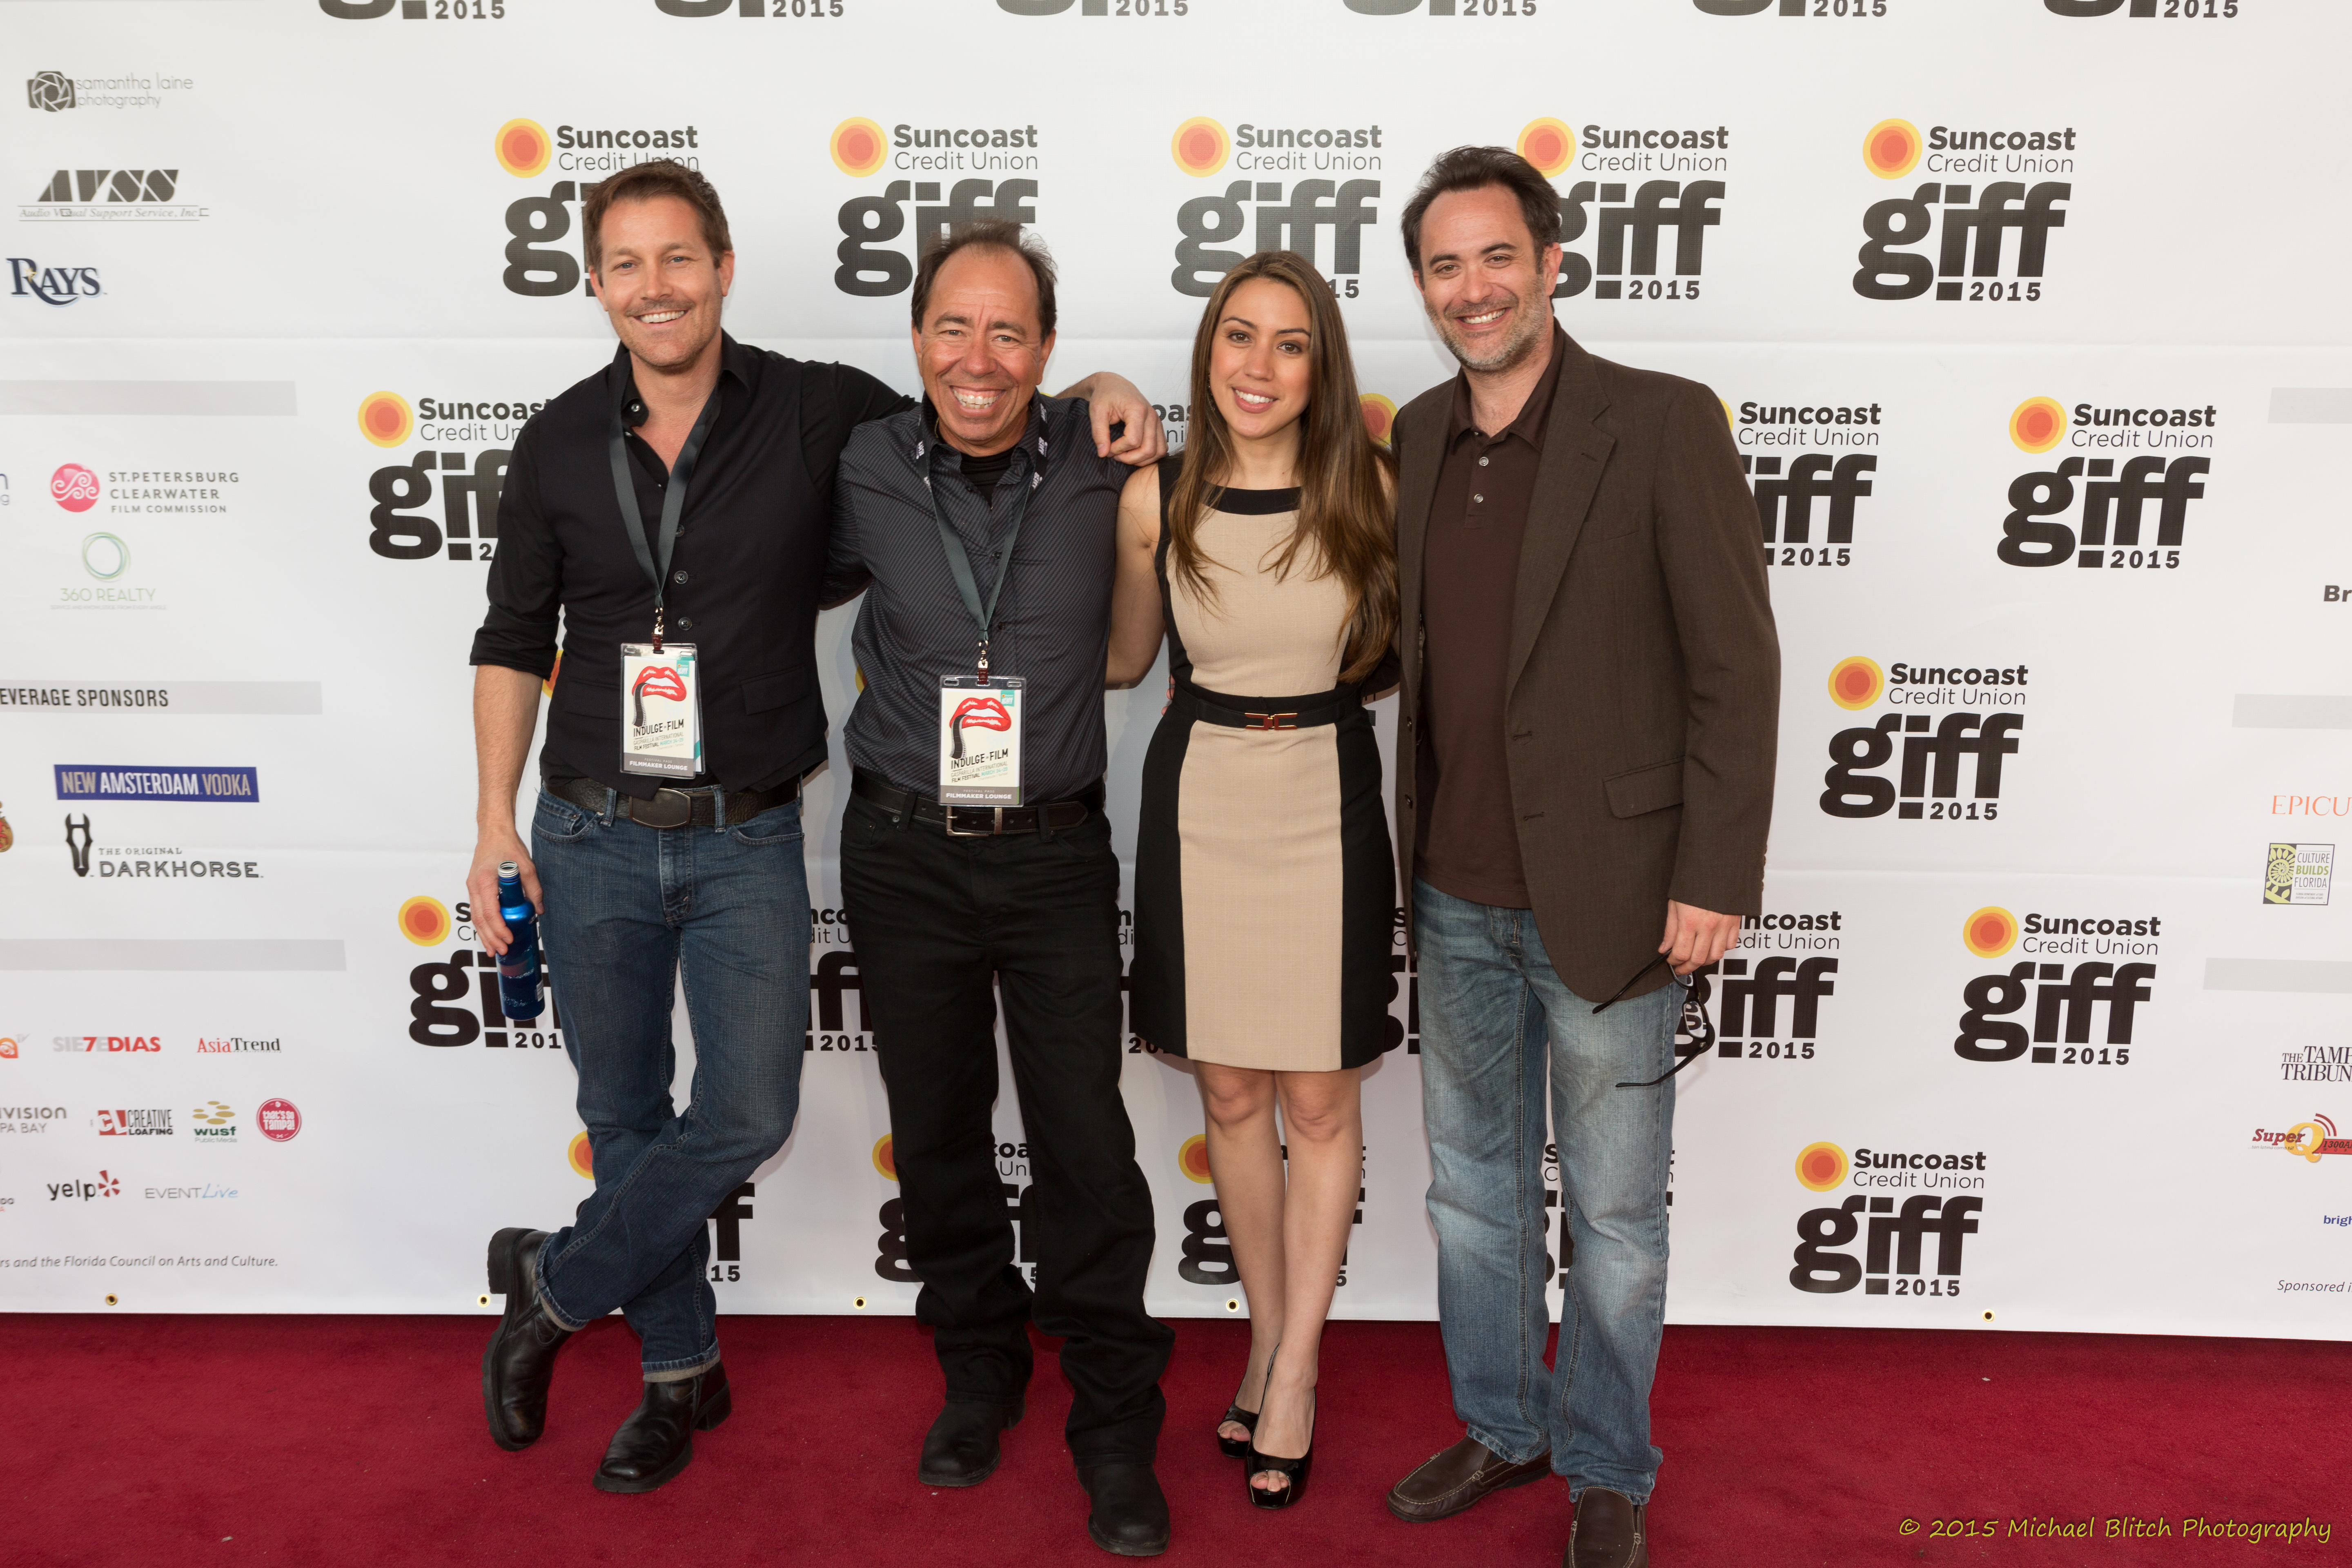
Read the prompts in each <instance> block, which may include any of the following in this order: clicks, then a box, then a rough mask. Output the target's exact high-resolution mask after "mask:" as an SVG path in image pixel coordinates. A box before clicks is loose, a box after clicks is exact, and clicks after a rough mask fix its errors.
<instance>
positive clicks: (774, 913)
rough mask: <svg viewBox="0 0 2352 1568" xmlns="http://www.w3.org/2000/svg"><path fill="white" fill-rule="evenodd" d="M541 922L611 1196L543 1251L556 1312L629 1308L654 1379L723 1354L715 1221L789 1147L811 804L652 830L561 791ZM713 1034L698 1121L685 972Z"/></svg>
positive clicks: (708, 1037)
mask: <svg viewBox="0 0 2352 1568" xmlns="http://www.w3.org/2000/svg"><path fill="white" fill-rule="evenodd" d="M530 843H531V854H532V856H533V857H534V858H536V859H537V860H538V862H539V881H540V889H541V893H542V895H543V896H544V897H543V901H544V904H545V908H544V910H543V912H542V913H541V917H540V931H541V940H542V942H544V944H545V946H546V950H547V967H548V977H549V983H550V984H551V986H552V988H553V990H554V992H555V996H556V1002H557V1005H558V1008H559V1011H560V1015H561V1017H562V1026H563V1042H564V1049H565V1050H567V1051H569V1052H570V1053H571V1056H572V1066H573V1067H574V1068H578V1069H579V1073H580V1120H581V1121H583V1122H584V1123H586V1124H587V1128H588V1142H589V1146H590V1148H591V1149H592V1150H593V1153H594V1157H595V1168H596V1191H595V1192H594V1193H593V1194H592V1195H591V1196H590V1197H589V1199H588V1201H587V1202H585V1203H583V1204H582V1205H580V1209H579V1212H578V1214H577V1215H575V1216H574V1217H573V1220H572V1224H571V1225H569V1226H565V1227H564V1228H563V1229H562V1230H559V1231H557V1232H555V1233H554V1234H553V1235H552V1236H551V1237H548V1239H547V1243H546V1245H545V1246H543V1247H541V1248H540V1253H539V1288H540V1290H541V1294H542V1296H543V1298H544V1300H545V1301H546V1303H547V1310H548V1312H549V1315H551V1317H553V1318H554V1319H555V1321H557V1322H559V1323H561V1324H562V1325H563V1326H564V1327H565V1328H568V1329H577V1328H580V1327H582V1326H583V1325H584V1324H587V1323H591V1322H593V1321H596V1320H597V1319H598V1318H601V1317H603V1316H604V1315H605V1314H606V1313H607V1312H610V1311H612V1310H614V1308H616V1307H617V1308H620V1309H621V1310H623V1311H624V1312H625V1313H626V1314H627V1317H628V1320H629V1326H630V1327H631V1328H633V1329H635V1330H636V1331H637V1335H638V1338H639V1339H640V1340H641V1341H642V1342H643V1352H642V1353H643V1358H644V1363H645V1373H646V1380H647V1381H649V1382H656V1383H659V1382H667V1381H670V1380H674V1379H681V1378H688V1377H691V1376H693V1375H694V1374H695V1373H698V1372H701V1371H703V1370H705V1369H706V1368H708V1367H709V1366H710V1365H711V1364H712V1363H715V1362H717V1361H718V1359H719V1339H718V1333H717V1325H716V1323H715V1321H714V1320H715V1319H716V1317H717V1316H718V1308H719V1303H718V1299H717V1298H716V1297H715V1296H714V1295H713V1294H712V1293H711V1289H710V1284H709V1280H708V1279H706V1278H705V1273H706V1271H707V1269H708V1268H709V1239H708V1237H707V1235H706V1232H705V1226H706V1223H707V1222H708V1220H709V1216H710V1215H711V1213H712V1211H713V1210H715V1209H717V1208H718V1207H719V1205H721V1204H723V1203H725V1202H726V1200H727V1198H728V1196H729V1194H731V1193H733V1192H734V1191H735V1189H736V1188H737V1187H738V1186H739V1185H740V1184H742V1183H743V1181H744V1180H745V1179H746V1178H748V1177H749V1176H750V1175H751V1173H752V1172H753V1171H754V1170H756V1169H758V1168H759V1166H760V1164H761V1162H762V1161H764V1160H766V1159H767V1158H768V1157H769V1156H770V1155H772V1154H773V1153H774V1152H776V1151H777V1150H778V1149H781V1148H782V1147H783V1144H784V1140H785V1139H786V1138H788V1137H790V1136H791V1135H792V1131H793V1115H794V1113H795V1112H797V1111H798V1110H799V1109H800V1095H801V1055H802V1052H803V1049H804V1048H805V1046H806V1038H807V1031H808V979H809V901H808V868H807V867H806V865H805V864H804V863H803V860H802V858H801V803H800V802H799V801H797V800H792V801H787V802H785V803H784V804H783V805H779V806H775V807H773V808H772V809H770V810H767V811H763V812H761V814H760V815H759V816H755V817H752V818H751V820H749V821H748V822H740V823H737V824H735V825H734V826H727V827H671V828H654V827H646V826H641V825H640V824H637V823H635V822H632V821H630V820H629V819H628V818H626V817H616V816H614V815H613V814H612V805H611V802H610V801H609V800H608V801H607V804H606V808H605V811H604V814H603V815H599V814H597V813H594V812H588V811H583V810H581V809H580V808H579V807H578V806H576V805H572V803H571V802H570V801H566V800H560V799H558V798H557V797H555V796H554V795H548V794H546V793H544V792H542V793H541V795H540V797H539V812H538V815H537V816H536V817H535V818H534V819H533V821H532V823H531V834H530ZM681 963H683V965H684V967H685V972H686V1006H687V1014H688V1017H689V1018H690V1019H691V1020H692V1022H693V1026H694V1084H693V1089H692V1095H691V1099H690V1101H689V1103H688V1105H687V1108H686V1109H685V1110H683V1111H681V1110H677V1109H676V1108H675V1107H674V1105H673V1104H672V1102H671V1100H670V1080H671V1079H672V1078H673V1077H674V1076H675V1075H676V1073H677V1049H676V1047H674V1046H673V1045H672V1043H671V1041H670V1009H671V999H672V997H673V996H674V994H676V990H677V974H678V970H679V966H680V964H681Z"/></svg>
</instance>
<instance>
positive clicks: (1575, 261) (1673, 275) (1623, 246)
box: [1517, 115, 1731, 303]
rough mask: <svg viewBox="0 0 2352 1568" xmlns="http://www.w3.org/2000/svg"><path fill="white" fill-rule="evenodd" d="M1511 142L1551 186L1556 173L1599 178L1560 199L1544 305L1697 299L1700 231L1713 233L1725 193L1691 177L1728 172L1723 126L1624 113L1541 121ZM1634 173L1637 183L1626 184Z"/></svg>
mask: <svg viewBox="0 0 2352 1568" xmlns="http://www.w3.org/2000/svg"><path fill="white" fill-rule="evenodd" d="M1517 148H1518V151H1519V154H1520V156H1522V157H1524V158H1526V159H1527V161H1528V163H1532V164H1534V165H1535V166H1536V167H1537V168H1538V170H1540V171H1541V172H1542V173H1543V174H1544V176H1545V177H1546V178H1548V179H1550V180H1552V181H1553V182H1554V183H1555V184H1557V183H1558V181H1559V178H1560V176H1562V175H1563V174H1577V175H1588V174H1589V175H1596V176H1598V178H1592V179H1585V178H1578V179H1576V180H1574V182H1573V183H1572V184H1570V186H1569V187H1568V191H1567V194H1566V195H1563V196H1562V197H1561V198H1560V204H1559V216H1560V229H1559V237H1560V246H1561V253H1560V262H1559V283H1558V285H1557V286H1556V287H1554V289H1552V298H1553V299H1555V300H1566V299H1572V298H1575V297H1577V296H1580V295H1582V294H1584V293H1586V292H1587V291H1588V290H1590V291H1591V297H1592V298H1593V299H1594V300H1623V301H1626V302H1628V303H1632V302H1635V301H1641V302H1652V301H1654V302H1658V303H1667V302H1679V301H1685V300H1696V299H1698V298H1700V293H1701V286H1702V285H1703V284H1704V282H1705V281H1706V279H1705V278H1704V276H1703V275H1704V273H1705V271H1706V233H1707V230H1709V229H1711V228H1717V227H1719V226H1722V223H1723V215H1724V205H1723V203H1724V193H1725V188H1726V187H1725V182H1724V181H1722V180H1720V179H1713V178H1706V179H1693V178H1691V177H1690V176H1692V175H1694V174H1701V175H1715V174H1727V173H1728V172H1729V170H1730V167H1731V128H1730V127H1729V126H1728V125H1722V124H1717V125H1692V124H1681V125H1675V124H1661V123H1659V122H1658V121H1654V120H1651V119H1649V118H1648V117H1646V116H1643V115H1629V116H1625V117H1623V118H1619V119H1612V120H1609V121H1588V122H1587V123H1586V124H1585V125H1584V126H1583V127H1582V128H1581V130H1580V131H1570V129H1569V127H1568V125H1567V124H1566V123H1565V122H1564V121H1559V120H1553V119H1542V120H1534V121H1528V124H1527V125H1526V126H1524V127H1523V128H1521V130H1520V132H1519V134H1518V137H1517ZM1634 175H1640V176H1643V177H1642V178H1640V179H1638V180H1636V179H1633V178H1631V177H1629V176H1634ZM1662 267H1663V268H1664V270H1663V271H1662V270H1661V268H1662Z"/></svg>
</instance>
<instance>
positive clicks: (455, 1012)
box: [394, 893, 563, 1052]
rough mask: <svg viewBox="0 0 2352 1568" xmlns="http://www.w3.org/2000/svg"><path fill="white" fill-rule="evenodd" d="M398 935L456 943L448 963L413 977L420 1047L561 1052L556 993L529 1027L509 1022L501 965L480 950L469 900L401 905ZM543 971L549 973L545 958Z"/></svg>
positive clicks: (413, 1021)
mask: <svg viewBox="0 0 2352 1568" xmlns="http://www.w3.org/2000/svg"><path fill="white" fill-rule="evenodd" d="M394 921H395V923H396V925H397V927H398V929H399V931H400V934H401V935H402V936H404V937H405V938H407V939H408V940H409V941H410V942H414V943H415V944H416V945H417V946H419V947H427V948H431V947H438V946H440V945H441V943H443V942H448V941H451V940H452V939H453V937H454V939H455V941H456V942H457V945H456V946H455V947H453V948H451V949H450V950H449V952H448V953H447V955H446V957H443V958H440V959H437V960H434V959H428V960H427V961H426V962H425V963H419V964H417V965H415V967H413V968H411V969H410V970H409V972H408V989H409V992H410V994H411V995H412V998H413V999H412V1000H411V1001H410V1003H409V1005H408V1037H409V1038H410V1039H412V1040H414V1041H415V1042H416V1043H417V1044H418V1045H420V1046H470V1045H473V1044H474V1043H475V1042H476V1041H479V1042H480V1043H481V1044H482V1045H483V1046H484V1047H488V1048H489V1049H493V1050H541V1051H553V1052H561V1051H562V1049H563V1035H562V1026H563V1020H562V1017H561V1016H559V1014H558V1011H557V1007H556V1004H555V1001H554V998H553V995H552V994H550V996H549V999H548V1004H547V1009H546V1011H544V1012H542V1013H541V1015H540V1016H538V1017H537V1018H533V1019H530V1020H528V1021H523V1020H517V1019H511V1018H509V1017H508V1016H506V1012H505V1009H504V1008H503V1007H501V1006H500V1005H499V961H498V960H497V959H496V958H495V957H493V956H491V954H490V952H489V951H488V949H486V948H480V947H477V946H476V945H475V937H474V928H473V925H472V923H471V921H472V911H471V910H469V909H468V908H467V905H466V904H465V903H464V902H463V901H459V902H458V903H457V904H456V905H454V906H452V905H449V904H445V903H443V902H442V901H441V900H438V899H436V898H433V897H431V896H429V895H426V894H421V893H420V894H418V895H416V896H415V897H414V898H411V899H407V900H403V901H402V903H401V904H400V906H399V908H398V910H397V911H396V913H395V916H394ZM541 966H542V971H543V972H551V966H549V965H547V964H546V961H545V958H544V955H542V957H541Z"/></svg>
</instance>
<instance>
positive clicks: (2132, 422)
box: [1994, 397, 2221, 571]
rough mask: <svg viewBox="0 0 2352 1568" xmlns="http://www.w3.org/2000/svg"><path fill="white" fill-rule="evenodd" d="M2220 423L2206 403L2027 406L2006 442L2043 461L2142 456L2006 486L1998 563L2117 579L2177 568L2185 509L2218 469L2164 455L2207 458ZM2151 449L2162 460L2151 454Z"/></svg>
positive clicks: (2072, 466)
mask: <svg viewBox="0 0 2352 1568" xmlns="http://www.w3.org/2000/svg"><path fill="white" fill-rule="evenodd" d="M2220 421H2221V413H2220V411H2219V410H2218V409H2217V408H2215V407H2214V405H2211V404H2210V403H2209V404H2206V405H2203V406H2201V407H2174V408H2165V407H2130V406H2112V407H2109V406H2101V405H2094V404H2091V403H2088V402H2084V403H2077V404H2076V405H2074V408H2073V409H2072V410H2071V411H2070V410H2069V409H2067V408H2066V407H2065V406H2064V405H2062V404H2060V403H2059V402H2058V401H2057V400H2056V399H2055V398H2050V397H2029V398H2027V399H2026V400H2025V401H2024V402H2022V403H2021V404H2019V405H2017V406H2016V407H2015V408H2014V409H2012V410H2011V412H2010V416H2009V438H2010V440H2011V442H2012V443H2014V444H2015V446H2016V447H2017V449H2018V450H2019V451H2021V452H2027V453H2031V454H2033V455H2035V456H2039V455H2040V454H2042V453H2043V452H2047V451H2049V450H2051V449H2052V448H2053V447H2057V446H2058V445H2059V444H2060V443H2062V442H2065V443H2067V444H2069V445H2073V446H2076V447H2092V448H2094V449H2096V448H2100V447H2105V448H2108V449H2110V450H2113V449H2115V448H2118V447H2120V448H2123V449H2125V450H2126V451H2129V450H2131V449H2133V448H2138V449H2139V450H2138V452H2137V455H2135V456H2129V457H2125V458H2112V457H2109V458H2065V459H2063V460H2062V461H2061V462H2060V463H2059V464H2058V466H2057V467H2055V468H2036V469H2034V470H2032V472H2030V473H2023V474H2020V475H2018V476H2017V478H2015V479H2011V481H2010V485H2009V511H2008V512H2007V514H2006V515H2004V516H2003V517H2002V518H2001V520H2000V544H1999V545H1998V546H1996V547H1995V550H1994V553H1995V554H1997V555H1998V556H2000V560H2001V562H2002V563H2003V564H2005V565H2010V566H2060V565H2063V564H2064V563H2066V562H2067V561H2069V560H2072V561H2073V562H2074V564H2075V565H2077V566H2089V567H2103V566H2104V567H2112V568H2115V569H2116V570H2118V571H2132V570H2139V571H2171V570H2173V569H2175V568H2177V567H2178V566H2179V564H2180V544H2181V538H2182V536H2183V534H2184V533H2185V532H2186V531H2187V530H2188V526H2189V502H2190V501H2193V500H2203V499H2204V495H2205V481H2204V476H2205V475H2206V474H2207V473H2209V472H2210V471H2211V469H2212V467H2213V464H2212V461H2211V459H2210V458H2192V457H2179V458H2167V457H2165V456H2163V455H2162V452H2161V448H2164V447H2174V448H2182V447H2190V448H2194V447H2208V448H2210V447H2211V446H2212V445H2213V427H2214V426H2215V425H2217V424H2218V423H2220ZM2070 428H2071V429H2072V430H2073V435H2072V437H2071V438H2070V437H2069V435H2068V431H2069V429H2070ZM2148 447H2156V448H2158V449H2159V450H2158V452H2155V453H2150V452H2148V451H2147V448H2148ZM2078 479H2079V480H2082V481H2083V482H2082V484H2081V485H2080V486H2079V487H2078V486H2077V485H2076V483H2075V481H2076V480H2078ZM2078 500H2079V501H2080V502H2081V510H2080V511H2079V512H2078V511H2076V510H2075V504H2076V502H2077V501H2078Z"/></svg>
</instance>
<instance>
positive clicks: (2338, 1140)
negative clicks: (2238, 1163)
mask: <svg viewBox="0 0 2352 1568" xmlns="http://www.w3.org/2000/svg"><path fill="white" fill-rule="evenodd" d="M2254 1147H2255V1148H2257V1149H2281V1150H2284V1151H2285V1152H2287V1153H2290V1154H2294V1155H2298V1156H2300V1157H2301V1158H2303V1159H2304V1160H2305V1161H2308V1162H2309V1163H2312V1164H2315V1165H2316V1164H2318V1163H2319V1158H2320V1156H2321V1155H2323V1154H2352V1138H2344V1137H2339V1136H2338V1135H2337V1133H2336V1123H2335V1122H2334V1121H2332V1120H2330V1119H2329V1118H2327V1117H2326V1116H2322V1115H2320V1114H2319V1113H2318V1112H2317V1111H2314V1112H2313V1113H2312V1118H2311V1120H2310V1121H2298V1122H2296V1123H2295V1124H2294V1126H2292V1127H2290V1128H2288V1129H2287V1130H2286V1131H2284V1132H2271V1131H2264V1130H2263V1129H2262V1128H2260V1127H2257V1128H2255V1129H2254Z"/></svg>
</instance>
